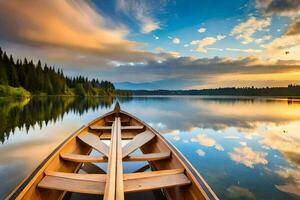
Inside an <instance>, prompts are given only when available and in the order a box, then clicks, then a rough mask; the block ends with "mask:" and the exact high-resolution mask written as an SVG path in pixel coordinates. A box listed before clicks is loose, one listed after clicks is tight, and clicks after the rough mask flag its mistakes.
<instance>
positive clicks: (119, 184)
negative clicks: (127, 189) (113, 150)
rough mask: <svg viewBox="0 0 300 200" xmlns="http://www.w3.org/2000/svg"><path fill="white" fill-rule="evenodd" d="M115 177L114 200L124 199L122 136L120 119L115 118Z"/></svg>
mask: <svg viewBox="0 0 300 200" xmlns="http://www.w3.org/2000/svg"><path fill="white" fill-rule="evenodd" d="M116 121H117V125H116V127H117V128H116V131H117V177H116V200H124V184H123V164H122V159H123V157H122V136H121V120H120V118H119V117H118V118H117V120H116Z"/></svg>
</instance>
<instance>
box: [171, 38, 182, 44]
mask: <svg viewBox="0 0 300 200" xmlns="http://www.w3.org/2000/svg"><path fill="white" fill-rule="evenodd" d="M172 42H173V43H174V44H180V39H179V38H178V37H175V38H173V39H172Z"/></svg>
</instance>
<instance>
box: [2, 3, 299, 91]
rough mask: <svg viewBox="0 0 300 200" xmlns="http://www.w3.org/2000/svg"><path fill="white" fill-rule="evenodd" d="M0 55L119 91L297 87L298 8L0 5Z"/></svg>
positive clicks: (251, 5) (257, 5)
mask: <svg viewBox="0 0 300 200" xmlns="http://www.w3.org/2000/svg"><path fill="white" fill-rule="evenodd" d="M0 10H1V12H0V27H1V28H0V46H1V47H2V49H3V50H5V51H7V52H8V53H9V54H13V55H14V56H15V57H17V58H20V59H22V58H24V57H27V58H29V59H33V60H34V61H38V60H39V59H40V60H41V61H43V62H47V63H48V64H50V65H54V66H56V67H59V68H62V69H63V70H64V72H65V74H66V75H68V76H77V75H84V76H88V77H89V78H99V79H104V80H109V81H112V82H114V83H115V85H116V86H117V88H121V89H202V88H218V87H230V86H236V87H245V86H255V87H264V86H287V85H288V84H300V56H299V55H300V1H299V0H227V1H224V0H189V1H185V0H93V1H83V0H52V1H43V0H37V1H36V0H26V1H20V0H10V1H0Z"/></svg>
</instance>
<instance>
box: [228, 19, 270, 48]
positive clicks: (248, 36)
mask: <svg viewBox="0 0 300 200" xmlns="http://www.w3.org/2000/svg"><path fill="white" fill-rule="evenodd" d="M270 25H271V18H270V17H268V18H265V19H257V18H255V17H250V18H249V19H248V20H247V21H246V22H242V23H240V24H238V25H236V26H235V27H234V28H233V29H232V31H231V33H230V34H231V35H232V36H235V38H236V39H238V40H241V41H242V42H241V43H242V44H249V43H251V42H253V41H254V38H253V37H252V36H253V34H254V33H256V32H257V31H262V30H264V29H265V28H267V27H269V26H270Z"/></svg>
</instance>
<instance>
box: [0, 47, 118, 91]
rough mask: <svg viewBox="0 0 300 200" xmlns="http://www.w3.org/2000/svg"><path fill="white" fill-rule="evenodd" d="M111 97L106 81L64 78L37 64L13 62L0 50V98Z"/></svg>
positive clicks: (108, 83) (112, 86)
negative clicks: (43, 96) (51, 96)
mask: <svg viewBox="0 0 300 200" xmlns="http://www.w3.org/2000/svg"><path fill="white" fill-rule="evenodd" d="M114 93H115V87H114V85H113V84H112V83H111V82H109V81H103V80H101V81H99V80H98V79H92V80H89V79H88V78H86V77H83V76H77V77H67V76H65V75H64V73H63V71H62V70H61V69H56V68H54V67H53V66H48V65H47V64H44V65H42V63H41V61H38V62H37V63H34V62H33V61H32V60H27V58H24V60H20V59H17V60H15V59H14V58H13V56H12V55H10V56H8V55H7V53H6V52H4V51H2V49H1V47H0V96H14V95H17V96H28V95H79V96H111V95H113V94H114Z"/></svg>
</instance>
